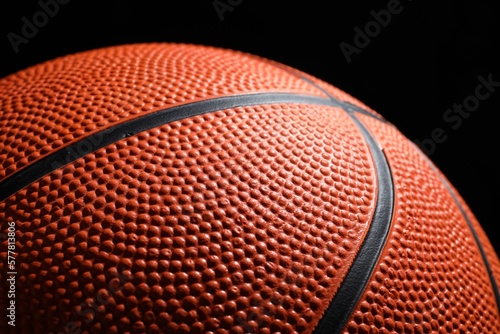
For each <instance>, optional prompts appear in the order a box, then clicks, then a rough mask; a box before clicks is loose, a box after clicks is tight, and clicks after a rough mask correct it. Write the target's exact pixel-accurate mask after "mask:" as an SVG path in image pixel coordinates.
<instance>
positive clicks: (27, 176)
mask: <svg viewBox="0 0 500 334" xmlns="http://www.w3.org/2000/svg"><path fill="white" fill-rule="evenodd" d="M277 103H298V104H311V105H323V106H335V107H336V106H338V105H337V104H335V103H334V102H332V101H331V100H330V99H327V98H322V97H317V96H311V95H301V94H294V93H251V94H239V95H232V96H224V97H218V98H212V99H208V100H203V101H198V102H192V103H189V104H184V105H181V106H173V107H168V108H165V109H161V110H159V111H156V112H153V113H150V114H147V115H144V116H141V117H139V118H135V119H132V120H129V121H125V122H123V123H120V124H116V125H113V126H111V127H109V128H106V129H103V130H101V131H98V132H96V133H94V134H92V135H89V136H86V137H84V138H80V139H79V140H77V141H76V142H74V143H72V144H71V145H69V146H67V147H63V148H60V149H58V150H57V151H55V152H52V153H51V154H49V155H47V156H45V157H43V158H41V159H40V160H37V161H35V162H33V163H32V164H31V165H28V166H26V167H24V168H23V169H21V170H19V171H18V172H15V173H14V174H11V175H10V176H8V177H7V178H5V179H4V180H2V181H1V182H0V201H3V200H5V199H6V198H8V197H10V196H12V195H13V194H15V193H16V192H17V191H19V190H21V189H23V188H25V187H26V186H29V185H30V184H31V183H33V182H35V181H36V180H38V179H40V178H42V177H43V176H45V175H48V174H50V173H52V172H53V171H55V170H56V169H58V168H60V167H63V166H64V165H67V164H69V163H71V162H74V161H75V160H77V159H79V158H82V157H84V156H85V155H87V154H90V153H92V152H95V151H96V150H98V149H100V148H103V147H105V146H107V145H110V144H112V143H115V142H117V141H119V140H121V139H124V138H127V137H130V136H133V135H135V134H137V133H140V132H143V131H147V130H150V129H152V128H155V127H158V126H161V125H164V124H168V123H170V122H174V121H178V120H182V119H185V118H188V117H193V116H199V115H203V114H207V113H211V112H216V111H219V110H225V109H230V108H237V107H246V106H254V105H261V104H277Z"/></svg>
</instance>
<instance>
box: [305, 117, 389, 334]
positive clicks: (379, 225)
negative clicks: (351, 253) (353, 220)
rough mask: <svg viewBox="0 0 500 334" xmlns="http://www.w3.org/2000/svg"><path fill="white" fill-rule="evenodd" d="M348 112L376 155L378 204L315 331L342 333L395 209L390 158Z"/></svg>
mask: <svg viewBox="0 0 500 334" xmlns="http://www.w3.org/2000/svg"><path fill="white" fill-rule="evenodd" d="M349 115H350V116H351V118H352V120H353V121H354V123H356V125H357V126H358V127H359V129H360V131H361V132H362V134H363V136H364V137H365V139H366V141H367V143H368V146H369V148H370V150H371V153H372V156H373V160H374V163H375V170H376V174H377V183H378V185H377V186H378V193H377V204H376V206H375V213H374V215H373V218H372V221H371V224H370V227H369V229H368V232H367V234H366V237H365V239H364V240H363V243H362V245H361V247H360V249H359V251H358V253H357V254H356V258H355V260H354V262H353V263H352V265H351V268H349V271H348V273H347V275H346V277H345V278H344V280H343V282H342V284H341V285H340V287H339V289H338V291H337V293H336V294H335V296H334V297H333V300H332V302H331V304H330V306H329V307H328V309H327V310H326V312H325V314H324V315H323V317H322V318H321V320H320V322H319V324H318V326H317V327H316V329H315V331H314V334H333V333H341V332H342V331H343V329H344V328H345V326H346V324H347V321H348V320H349V318H350V317H351V314H352V312H353V311H354V308H355V307H356V305H357V304H358V302H359V300H360V298H361V296H362V294H363V292H364V291H365V289H366V286H367V285H368V281H369V279H370V277H371V276H372V274H373V271H374V269H375V266H376V264H377V263H378V260H379V258H380V254H381V253H382V250H383V248H384V246H385V243H386V241H387V236H388V235H389V231H390V228H391V222H392V215H393V210H394V184H393V180H392V174H391V170H390V167H389V164H388V162H387V158H386V156H385V154H384V152H383V151H382V149H381V148H380V146H379V145H378V143H377V141H376V140H375V139H374V138H373V136H372V135H371V133H370V132H369V131H368V130H367V129H366V127H365V126H364V125H363V124H362V123H361V121H359V120H358V119H357V118H356V116H355V115H353V114H349Z"/></svg>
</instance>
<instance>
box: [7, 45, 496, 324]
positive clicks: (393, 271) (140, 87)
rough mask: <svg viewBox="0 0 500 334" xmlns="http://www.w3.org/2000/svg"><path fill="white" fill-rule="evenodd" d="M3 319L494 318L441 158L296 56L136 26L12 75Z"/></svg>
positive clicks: (486, 262)
mask: <svg viewBox="0 0 500 334" xmlns="http://www.w3.org/2000/svg"><path fill="white" fill-rule="evenodd" d="M0 110H1V111H2V112H1V113H0V126H1V128H2V129H3V131H2V133H1V134H0V165H1V168H0V227H1V231H0V233H2V239H1V244H0V272H1V275H0V277H2V284H1V285H0V309H1V312H0V315H1V320H0V332H2V333H30V334H32V333H438V332H439V333H442V332H447V333H451V332H460V333H472V332H474V333H500V311H499V310H500V296H499V284H500V261H499V258H498V256H497V254H496V253H495V250H494V249H493V247H492V245H491V243H490V241H489V239H488V236H487V235H486V234H485V232H484V231H483V229H482V228H481V225H480V223H479V222H478V221H477V220H476V218H475V216H474V214H473V213H472V212H471V210H470V209H469V207H468V206H467V204H466V203H465V202H464V200H463V199H462V197H461V196H460V194H459V193H458V192H457V191H456V189H455V188H454V187H453V185H451V184H450V183H449V182H448V181H447V179H446V176H445V175H443V174H442V173H441V172H440V171H439V169H438V168H436V166H435V165H434V164H433V163H432V162H431V161H430V160H429V159H428V158H427V156H426V155H425V153H424V152H422V151H421V150H420V149H419V148H418V147H417V146H416V145H415V144H413V143H412V142H411V141H410V140H408V139H407V138H406V137H405V135H404V134H402V133H401V132H400V131H399V130H398V129H397V128H396V127H395V126H394V125H392V124H390V123H389V122H388V121H387V120H385V119H384V117H383V112H380V113H379V112H377V111H375V110H373V109H372V108H370V107H369V106H367V105H365V104H364V103H362V102H361V101H359V100H358V99H356V98H355V97H352V96H350V95H349V94H348V93H346V92H344V91H342V90H340V89H339V88H337V87H334V86H332V85H330V84H328V83H326V82H324V81H322V80H320V79H318V78H315V77H313V76H311V75H308V74H307V73H303V72H302V71H300V70H297V69H294V68H291V67H289V66H287V65H285V64H280V63H277V62H275V61H272V60H269V59H265V58H262V57H259V56H256V55H251V54H247V53H243V52H240V51H236V50H228V49H222V48H217V47H211V46H202V45H193V44H180V43H138V44H127V45H119V46H112V47H106V48H101V49H96V50H89V51H86V52H81V53H76V54H71V55H67V56H62V57H59V58H56V59H53V60H50V61H46V62H44V63H41V64H39V65H36V66H32V67H29V68H26V69H24V70H22V71H19V72H17V73H14V74H11V75H9V76H7V77H4V78H2V79H0Z"/></svg>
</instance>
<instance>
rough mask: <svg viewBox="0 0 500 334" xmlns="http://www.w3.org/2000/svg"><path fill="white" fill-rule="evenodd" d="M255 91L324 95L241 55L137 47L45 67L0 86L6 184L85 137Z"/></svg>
mask: <svg viewBox="0 0 500 334" xmlns="http://www.w3.org/2000/svg"><path fill="white" fill-rule="evenodd" d="M256 92H285V93H300V94H308V95H314V96H323V97H325V94H324V93H322V92H321V91H320V90H319V89H317V88H315V87H314V86H312V85H310V84H308V83H307V82H304V81H303V80H300V78H298V77H296V76H295V75H293V74H291V73H289V72H287V71H284V70H283V69H280V68H279V67H277V66H274V65H272V64H269V63H267V62H265V61H262V60H260V59H258V58H256V57H253V56H250V55H246V54H244V53H241V52H238V51H229V50H222V49H218V48H214V47H208V46H206V47H201V46H197V45H188V44H167V43H156V44H155V43H151V44H134V45H125V46H118V47H108V48H102V49H97V50H92V51H86V52H81V53H77V54H74V55H69V56H65V57H61V58H58V59H54V60H50V61H47V62H45V63H43V64H40V65H36V66H33V67H30V68H28V69H26V70H23V71H20V72H18V73H15V74H12V75H10V76H8V77H5V78H3V79H1V80H0V110H2V112H1V113H0V128H1V129H6V130H5V131H2V132H1V133H0V163H1V167H2V168H0V181H1V180H3V179H4V178H6V177H7V176H9V175H11V174H12V173H14V172H15V171H18V170H19V169H21V168H23V167H25V166H27V165H28V164H31V163H33V162H34V161H37V160H39V159H40V158H42V157H44V156H46V155H48V154H50V153H51V152H53V151H54V150H56V149H60V148H62V147H64V146H67V145H69V144H71V143H73V142H75V141H76V140H78V139H80V138H83V137H84V136H85V135H88V134H92V133H94V132H97V131H99V130H102V129H105V128H107V127H109V126H111V125H114V124H117V123H121V122H123V121H126V120H130V119H133V118H136V117H140V116H142V115H145V114H148V113H151V112H154V111H157V110H160V109H163V108H167V107H171V106H174V105H180V104H185V103H188V102H195V101H199V100H203V99H208V98H213V97H220V96H225V95H234V94H242V93H256Z"/></svg>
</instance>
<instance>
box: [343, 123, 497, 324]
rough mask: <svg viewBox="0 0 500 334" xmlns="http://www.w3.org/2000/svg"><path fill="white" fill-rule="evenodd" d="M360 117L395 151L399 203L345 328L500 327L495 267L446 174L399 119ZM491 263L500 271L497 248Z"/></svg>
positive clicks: (390, 159)
mask: <svg viewBox="0 0 500 334" xmlns="http://www.w3.org/2000/svg"><path fill="white" fill-rule="evenodd" d="M358 117H359V119H361V120H362V121H363V122H364V123H365V124H366V126H367V128H368V129H369V130H370V132H372V133H373V134H374V135H375V137H376V138H377V139H378V141H379V143H380V144H381V146H382V148H383V149H384V152H385V154H386V156H387V159H388V162H389V165H390V168H391V170H392V176H393V182H394V184H395V208H394V217H393V222H392V224H393V225H392V229H391V231H390V234H389V237H388V239H387V241H386V246H385V248H384V250H383V252H382V255H381V259H380V262H379V264H378V265H377V267H376V269H375V271H374V273H373V275H372V278H371V280H370V282H369V284H368V286H367V287H366V291H365V293H364V294H363V296H362V298H361V300H360V301H359V303H358V305H357V307H356V310H355V311H354V313H353V315H352V317H351V319H350V321H349V322H348V324H347V326H346V328H345V333H454V332H456V333H500V317H499V312H498V306H497V305H496V302H495V295H494V292H493V289H492V285H491V281H490V279H489V276H488V272H487V268H486V266H485V264H484V261H483V258H482V256H481V253H480V251H479V249H478V246H477V244H476V242H475V240H474V236H473V234H472V232H471V230H470V228H469V226H468V225H467V222H466V220H465V218H464V216H463V215H462V213H461V210H460V209H459V207H458V206H457V203H456V202H455V201H454V199H453V197H452V196H451V194H450V193H449V191H448V189H446V187H445V186H444V185H443V182H442V179H441V178H440V177H439V175H437V174H436V172H435V171H434V170H433V169H431V167H430V166H429V163H428V161H427V160H426V159H424V157H423V155H422V153H421V152H418V151H417V149H416V146H415V145H413V144H412V143H411V142H410V141H409V140H407V139H405V137H403V136H402V135H401V133H400V132H399V131H397V129H395V128H394V127H393V126H391V125H388V124H384V123H382V122H379V121H377V120H374V119H372V118H370V117H366V116H364V115H359V116H358ZM475 228H476V229H478V226H477V225H476V226H475ZM481 241H482V242H483V245H488V247H489V249H490V250H491V249H492V248H491V245H489V242H488V241H487V239H485V238H482V239H481ZM490 256H491V257H493V255H492V254H491V251H490ZM490 265H493V267H494V268H495V272H497V273H498V270H499V267H498V258H496V256H495V261H491V262H490Z"/></svg>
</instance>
